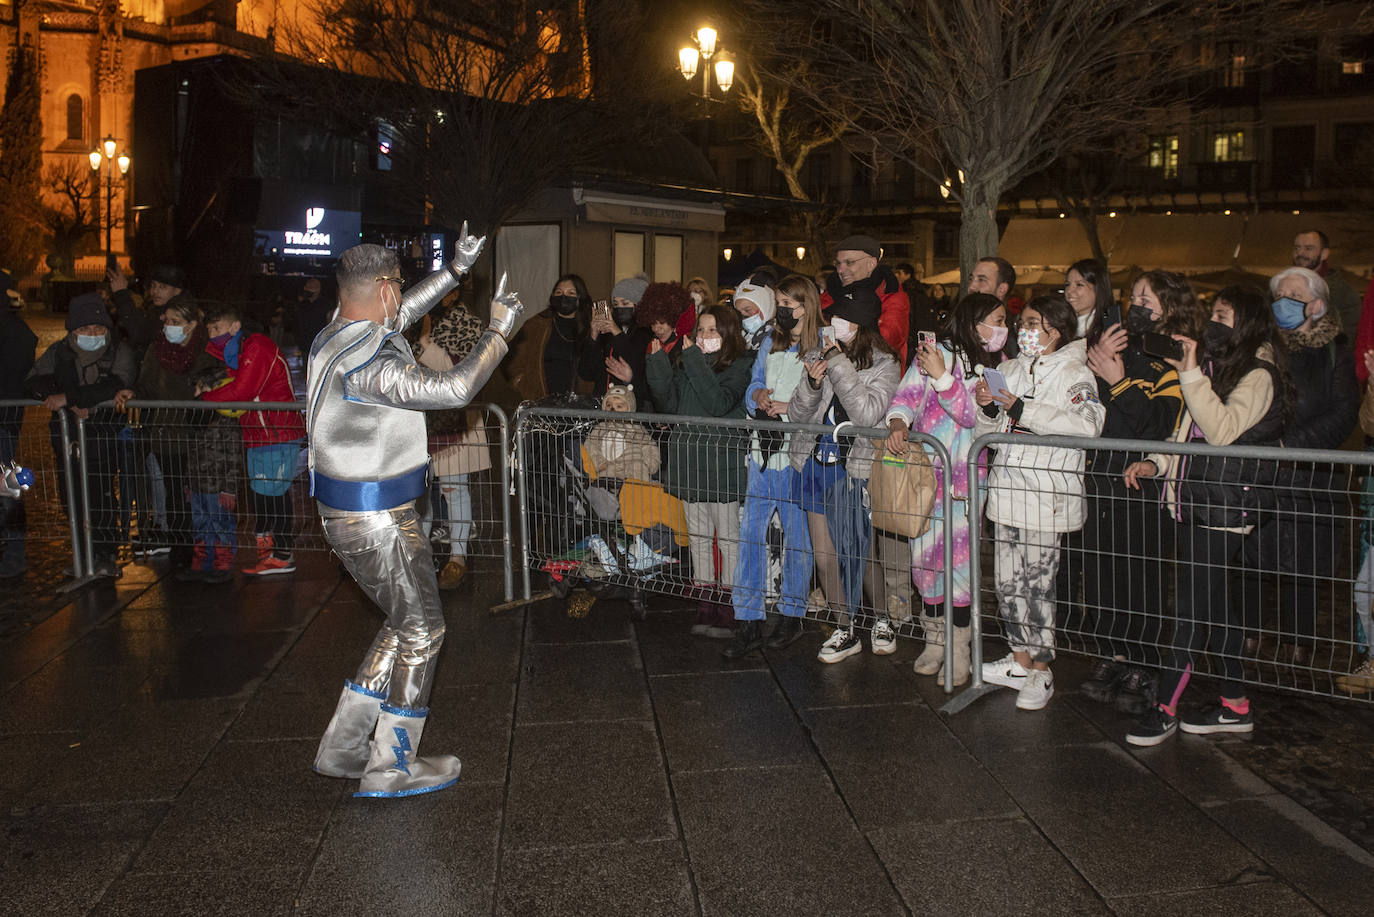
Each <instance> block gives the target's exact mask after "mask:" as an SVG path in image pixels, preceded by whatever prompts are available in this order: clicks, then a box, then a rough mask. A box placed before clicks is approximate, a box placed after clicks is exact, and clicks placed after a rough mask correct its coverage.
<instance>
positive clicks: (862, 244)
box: [835, 235, 883, 258]
mask: <svg viewBox="0 0 1374 917" xmlns="http://www.w3.org/2000/svg"><path fill="white" fill-rule="evenodd" d="M835 251H837V252H863V253H864V254H865V255H872V256H873V257H874V258H881V257H882V256H883V247H882V245H880V244H878V240H877V239H875V238H873V237H872V236H863V235H857V236H845V237H844V238H843V239H841V240H840V241H839V242H838V243H837V244H836V245H835Z"/></svg>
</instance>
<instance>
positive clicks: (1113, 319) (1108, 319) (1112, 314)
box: [1101, 303, 1121, 331]
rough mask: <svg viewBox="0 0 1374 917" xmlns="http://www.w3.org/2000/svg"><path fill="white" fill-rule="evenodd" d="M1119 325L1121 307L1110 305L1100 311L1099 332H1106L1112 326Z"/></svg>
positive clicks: (1114, 304)
mask: <svg viewBox="0 0 1374 917" xmlns="http://www.w3.org/2000/svg"><path fill="white" fill-rule="evenodd" d="M1119 324H1121V307H1120V306H1118V305H1117V304H1116V303H1112V304H1111V305H1110V306H1107V307H1105V308H1104V309H1103V310H1102V329H1101V330H1103V331H1106V330H1107V329H1108V328H1110V327H1112V326H1113V325H1119Z"/></svg>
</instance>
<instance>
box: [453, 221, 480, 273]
mask: <svg viewBox="0 0 1374 917" xmlns="http://www.w3.org/2000/svg"><path fill="white" fill-rule="evenodd" d="M486 244H487V237H486V236H482V237H481V238H478V237H477V236H470V235H468V221H467V220H464V221H463V228H462V229H460V230H458V254H456V255H454V257H453V262H452V263H453V269H454V270H455V271H457V272H458V273H460V274H466V273H467V272H468V271H470V270H472V266H473V265H474V264H476V263H477V256H478V255H480V254H482V246H484V245H486Z"/></svg>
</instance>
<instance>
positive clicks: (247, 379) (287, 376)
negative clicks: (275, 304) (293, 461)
mask: <svg viewBox="0 0 1374 917" xmlns="http://www.w3.org/2000/svg"><path fill="white" fill-rule="evenodd" d="M235 340H237V343H238V345H239V349H238V357H237V361H238V366H237V367H234V366H233V365H232V357H233V354H232V347H233V345H234V343H235ZM205 351H206V353H208V354H210V356H212V357H214V358H215V359H217V360H220V361H223V362H225V364H226V365H228V366H229V370H230V376H229V382H228V384H226V385H222V386H220V387H219V388H216V389H211V390H210V391H208V392H205V393H204V394H203V395H201V396H200V397H201V400H203V401H264V402H269V403H270V402H289V401H295V400H296V393H295V392H294V391H292V390H291V373H290V371H289V370H288V369H287V368H286V360H285V359H284V358H283V357H282V355H281V351H280V350H278V349H277V345H276V344H273V343H272V339H271V338H269V337H268V336H267V335H265V334H249V333H248V332H246V331H240V332H239V333H238V334H237V335H235V337H234V338H231V339H230V341H229V342H228V343H227V344H215V343H214V342H211V343H210V344H209V346H207V347H206V348H205ZM226 352H228V355H229V356H230V358H231V359H230V360H226V359H225V357H226ZM239 426H240V427H241V428H242V432H243V446H244V448H245V449H252V448H254V447H255V446H270V445H272V444H274V443H286V442H290V441H291V440H293V439H300V438H301V437H303V436H304V435H305V423H304V422H303V421H302V420H301V415H300V412H299V411H247V412H245V413H244V415H243V416H242V417H240V418H239Z"/></svg>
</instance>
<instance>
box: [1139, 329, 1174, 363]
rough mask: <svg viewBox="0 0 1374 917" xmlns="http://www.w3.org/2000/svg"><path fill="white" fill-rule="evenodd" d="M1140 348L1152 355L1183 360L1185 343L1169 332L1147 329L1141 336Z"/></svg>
mask: <svg viewBox="0 0 1374 917" xmlns="http://www.w3.org/2000/svg"><path fill="white" fill-rule="evenodd" d="M1140 349H1141V350H1143V351H1145V352H1146V353H1147V354H1149V355H1150V356H1152V357H1159V358H1161V359H1165V360H1182V359H1183V345H1182V344H1181V343H1179V342H1178V341H1176V340H1174V339H1173V338H1171V337H1169V335H1167V334H1160V333H1159V332H1157V331H1147V332H1145V333H1144V334H1142V335H1141V336H1140Z"/></svg>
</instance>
